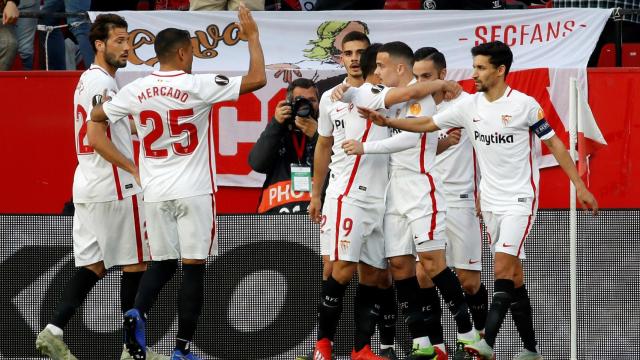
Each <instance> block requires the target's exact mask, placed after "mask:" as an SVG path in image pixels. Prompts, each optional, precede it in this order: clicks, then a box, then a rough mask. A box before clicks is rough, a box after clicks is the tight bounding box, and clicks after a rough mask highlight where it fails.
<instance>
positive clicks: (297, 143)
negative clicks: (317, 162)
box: [291, 131, 307, 164]
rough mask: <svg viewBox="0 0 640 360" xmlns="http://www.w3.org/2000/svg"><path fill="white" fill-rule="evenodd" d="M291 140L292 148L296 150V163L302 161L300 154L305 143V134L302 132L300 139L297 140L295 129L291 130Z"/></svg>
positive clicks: (302, 152)
mask: <svg viewBox="0 0 640 360" xmlns="http://www.w3.org/2000/svg"><path fill="white" fill-rule="evenodd" d="M291 140H292V141H293V148H294V149H295V150H296V155H297V156H298V164H301V163H302V155H303V154H304V147H305V145H306V144H307V135H305V134H304V133H302V140H298V136H296V131H292V132H291Z"/></svg>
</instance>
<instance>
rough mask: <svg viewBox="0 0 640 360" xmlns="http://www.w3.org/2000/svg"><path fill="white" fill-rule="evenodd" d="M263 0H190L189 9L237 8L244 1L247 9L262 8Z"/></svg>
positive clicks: (214, 9)
mask: <svg viewBox="0 0 640 360" xmlns="http://www.w3.org/2000/svg"><path fill="white" fill-rule="evenodd" d="M264 1H265V0H191V1H190V6H189V10H190V11H216V10H233V11H235V10H238V5H240V3H244V5H245V6H246V7H248V8H249V10H264Z"/></svg>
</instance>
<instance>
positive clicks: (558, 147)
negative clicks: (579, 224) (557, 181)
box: [543, 135, 598, 215]
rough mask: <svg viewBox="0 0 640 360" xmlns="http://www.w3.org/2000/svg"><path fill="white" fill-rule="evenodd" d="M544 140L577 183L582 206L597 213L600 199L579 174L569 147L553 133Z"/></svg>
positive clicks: (574, 182) (572, 179)
mask: <svg viewBox="0 0 640 360" xmlns="http://www.w3.org/2000/svg"><path fill="white" fill-rule="evenodd" d="M543 141H544V143H545V145H547V147H548V148H549V151H551V153H552V154H553V157H555V158H556V161H558V164H559V165H560V167H561V168H562V170H564V172H565V174H567V176H568V177H569V179H571V182H573V185H575V187H576V195H577V196H578V200H579V201H580V203H581V204H582V207H583V208H585V209H589V210H591V212H592V213H593V215H597V214H598V201H597V200H596V198H595V197H594V196H593V194H591V192H589V190H588V189H587V186H586V185H585V184H584V182H583V181H582V179H581V178H580V175H578V170H577V169H576V165H575V164H574V163H573V160H572V159H571V156H570V155H569V152H568V151H567V149H566V148H565V147H564V144H563V143H562V141H561V140H560V139H559V138H558V137H557V136H556V135H553V136H552V137H551V138H549V139H547V140H543Z"/></svg>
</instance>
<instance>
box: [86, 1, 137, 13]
mask: <svg viewBox="0 0 640 360" xmlns="http://www.w3.org/2000/svg"><path fill="white" fill-rule="evenodd" d="M138 2H140V0H109V1H105V0H93V1H91V11H104V12H111V11H124V10H137V9H138Z"/></svg>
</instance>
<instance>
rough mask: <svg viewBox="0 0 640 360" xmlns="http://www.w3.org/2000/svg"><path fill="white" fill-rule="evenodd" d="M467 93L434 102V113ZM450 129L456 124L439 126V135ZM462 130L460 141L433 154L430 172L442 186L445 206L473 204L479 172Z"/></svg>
mask: <svg viewBox="0 0 640 360" xmlns="http://www.w3.org/2000/svg"><path fill="white" fill-rule="evenodd" d="M469 96H470V95H469V94H468V93H466V92H462V93H461V94H460V96H458V97H457V98H455V99H453V100H450V101H443V102H441V103H440V104H438V105H436V114H439V113H442V112H444V111H446V110H447V109H449V108H450V107H452V106H456V104H457V103H459V102H460V101H461V100H462V99H464V98H467V97H469ZM452 130H455V128H451V129H443V130H440V132H439V138H440V139H444V138H446V137H447V136H448V134H449V133H450V132H451V131H452ZM461 130H462V131H461V132H460V142H458V144H456V145H453V146H451V147H449V148H448V149H447V150H445V151H443V152H442V153H440V154H439V155H437V156H436V165H435V167H434V169H433V173H434V174H435V175H436V177H437V178H438V179H439V180H440V182H441V183H442V187H441V189H442V190H443V193H444V196H445V199H446V200H447V205H448V206H453V207H475V199H476V198H475V196H476V191H477V174H478V172H477V166H476V159H475V153H474V150H473V145H472V144H471V140H469V136H468V131H467V130H466V129H461Z"/></svg>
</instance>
